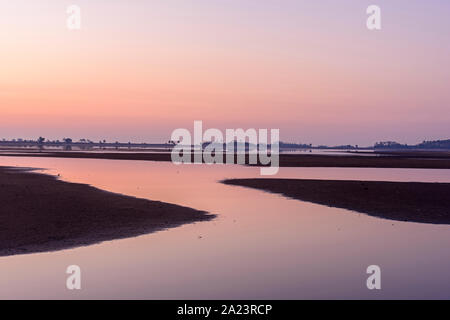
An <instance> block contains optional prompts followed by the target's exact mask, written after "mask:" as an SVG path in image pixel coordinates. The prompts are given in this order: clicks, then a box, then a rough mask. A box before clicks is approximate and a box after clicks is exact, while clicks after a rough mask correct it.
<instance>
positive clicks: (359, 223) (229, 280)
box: [0, 158, 450, 299]
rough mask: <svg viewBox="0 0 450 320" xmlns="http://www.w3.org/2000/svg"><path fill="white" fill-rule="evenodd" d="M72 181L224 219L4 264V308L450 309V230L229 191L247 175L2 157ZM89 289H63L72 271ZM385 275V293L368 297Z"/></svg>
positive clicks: (337, 173)
mask: <svg viewBox="0 0 450 320" xmlns="http://www.w3.org/2000/svg"><path fill="white" fill-rule="evenodd" d="M0 164H1V165H18V166H29V167H40V168H49V169H50V170H49V172H50V173H52V174H60V175H61V178H62V179H64V180H68V181H74V182H82V183H88V184H91V185H94V186H96V187H99V188H102V189H106V190H109V191H114V192H119V193H124V194H128V195H134V196H137V197H143V198H149V199H152V200H161V201H165V202H170V203H174V204H180V205H184V206H188V207H192V208H195V209H199V210H206V211H210V212H214V213H216V214H218V215H219V216H218V218H217V219H216V220H214V221H211V222H202V223H197V224H193V225H186V226H182V227H180V228H176V229H172V230H169V231H163V232H158V233H155V234H149V235H145V236H141V237H137V238H132V239H125V240H117V241H111V242H105V243H102V244H99V245H94V246H89V247H82V248H76V249H72V250H65V251H59V252H53V253H43V254H33V255H24V256H14V257H6V258H0V271H1V273H0V298H157V299H164V298H175V299H176V298H189V299H196V298H198V299H205V298H208V299H214V298H233V299H239V298H250V299H252V298H254V299H258V298H268V299H277V298H280V299H281V298H288V299H297V298H418V297H427V298H430V297H435V298H450V280H449V279H448V277H447V276H446V272H447V270H448V269H449V267H450V259H449V258H448V250H447V249H446V246H445V245H442V244H445V243H449V240H450V232H449V231H450V227H449V226H436V225H424V224H417V223H405V222H392V221H389V220H383V219H377V218H372V217H368V216H366V215H362V214H358V213H355V212H350V211H347V210H343V209H336V208H328V207H324V206H320V205H315V204H310V203H305V202H301V201H297V200H290V199H286V198H283V197H282V196H279V195H273V194H268V193H264V192H261V191H258V190H252V189H246V188H240V187H233V186H226V185H222V184H220V183H217V181H219V180H221V179H224V178H251V177H258V174H259V169H257V168H247V167H241V166H232V165H231V166H229V165H221V166H207V165H185V166H174V165H172V164H171V163H161V162H146V161H142V162H139V161H113V160H88V159H53V158H48V159H44V158H41V159H27V158H0ZM276 177H278V178H286V177H287V178H288V177H291V178H294V177H299V178H308V179H316V178H317V179H321V178H322V179H325V178H326V179H361V180H389V181H424V182H425V181H426V182H450V170H417V169H416V170H414V169H365V168H357V169H349V168H339V169H337V168H282V169H281V170H280V173H279V174H278V175H277V176H276ZM69 264H78V265H79V266H80V267H81V268H82V277H83V280H82V281H83V289H82V290H81V291H79V292H73V291H68V290H66V289H65V279H66V274H65V268H66V267H67V266H68V265H69ZM371 264H378V265H380V266H381V268H382V288H383V289H382V290H381V291H377V292H374V291H369V290H367V288H366V286H365V280H366V277H367V276H366V274H365V270H366V267H367V266H368V265H371Z"/></svg>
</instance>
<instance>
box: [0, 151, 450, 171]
mask: <svg viewBox="0 0 450 320" xmlns="http://www.w3.org/2000/svg"><path fill="white" fill-rule="evenodd" d="M438 155H439V156H438ZM0 156H14V157H50V158H76V159H110V160H141V161H171V155H170V153H133V152H120V151H119V152H104V153H100V152H65V151H58V152H42V153H41V152H37V151H34V152H30V151H28V152H20V153H19V152H14V153H12V152H11V153H0ZM247 163H248V161H247ZM280 167H336V168H413V169H450V155H445V153H436V157H432V156H430V153H427V154H426V155H425V154H423V153H421V152H409V153H408V154H395V155H391V154H389V155H373V156H371V155H364V156H358V155H317V154H311V155H305V154H280Z"/></svg>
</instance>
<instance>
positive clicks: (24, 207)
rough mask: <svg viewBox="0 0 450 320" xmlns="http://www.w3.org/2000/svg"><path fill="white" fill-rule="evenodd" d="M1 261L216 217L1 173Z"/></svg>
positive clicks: (12, 171) (17, 172) (24, 173)
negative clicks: (16, 256)
mask: <svg viewBox="0 0 450 320" xmlns="http://www.w3.org/2000/svg"><path fill="white" fill-rule="evenodd" d="M0 203H1V206H0V256H7V255H15V254H24V253H34V252H44V251H53V250H60V249H68V248H73V247H78V246H83V245H90V244H95V243H99V242H101V241H107V240H114V239H120V238H128V237H134V236H138V235H143V234H147V233H151V232H155V231H159V230H164V229H168V228H173V227H177V226H180V225H183V224H187V223H194V222H200V221H208V220H211V219H213V218H214V217H215V216H214V215H212V214H208V213H206V212H203V211H198V210H194V209H191V208H187V207H182V206H178V205H173V204H168V203H163V202H159V201H150V200H146V199H138V198H134V197H130V196H125V195H121V194H115V193H111V192H106V191H102V190H100V189H97V188H94V187H91V186H88V185H84V184H77V183H68V182H64V181H60V180H58V179H57V178H55V177H53V176H49V175H44V174H38V173H34V172H31V170H25V169H17V168H9V167H0Z"/></svg>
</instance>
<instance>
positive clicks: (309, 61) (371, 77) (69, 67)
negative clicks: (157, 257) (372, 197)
mask: <svg viewBox="0 0 450 320" xmlns="http://www.w3.org/2000/svg"><path fill="white" fill-rule="evenodd" d="M72 4H74V5H77V6H79V7H80V8H81V30H68V28H67V26H66V20H67V18H68V14H67V12H66V9H67V7H68V6H69V5H72ZM372 4H375V5H378V6H379V7H380V8H381V22H382V29H381V30H376V31H370V30H368V29H367V27H366V20H367V17H368V15H367V14H366V9H367V7H368V6H369V5H372ZM449 39H450V1H448V0H429V1H421V0H395V1H393V0H370V1H365V0H340V1H336V0H318V1H307V0H304V1H303V0H296V1H292V0H246V1H243V0H239V1H237V0H220V1H219V0H160V1H143V0H127V1H125V0H114V1H113V0H71V1H64V0H33V1H28V0H15V1H10V0H0V41H1V42H0V111H1V118H0V139H1V138H7V139H11V138H33V139H36V138H37V137H39V136H44V137H46V138H49V139H61V138H63V137H71V138H73V139H79V138H89V139H92V140H94V141H97V140H100V139H102V140H103V139H106V140H108V141H123V142H128V141H134V142H144V141H146V142H162V141H167V140H169V139H170V135H171V133H172V131H173V130H175V129H177V128H187V129H189V130H193V122H194V120H202V121H203V127H204V128H205V129H206V128H218V129H221V130H225V129H227V128H229V129H234V128H244V129H248V128H256V129H259V128H267V129H280V139H281V140H282V141H289V142H302V143H313V144H327V145H337V144H359V145H372V144H373V143H375V142H376V141H384V140H396V141H399V142H402V143H417V142H421V141H422V140H434V139H445V138H447V139H449V138H450V86H449V84H450V41H448V40H449Z"/></svg>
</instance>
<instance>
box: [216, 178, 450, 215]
mask: <svg viewBox="0 0 450 320" xmlns="http://www.w3.org/2000/svg"><path fill="white" fill-rule="evenodd" d="M222 182H223V183H225V184H228V185H234V186H243V187H249V188H255V189H260V190H264V191H268V192H272V193H279V194H282V195H285V196H287V197H290V198H294V199H298V200H302V201H308V202H313V203H316V204H321V205H326V206H330V207H337V208H344V209H349V210H353V211H357V212H361V213H365V214H368V215H371V216H375V217H380V218H385V219H391V220H397V221H410V222H420V223H433V224H450V183H418V182H382V181H340V180H301V179H230V180H224V181H222ZM299 214H301V213H299Z"/></svg>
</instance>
